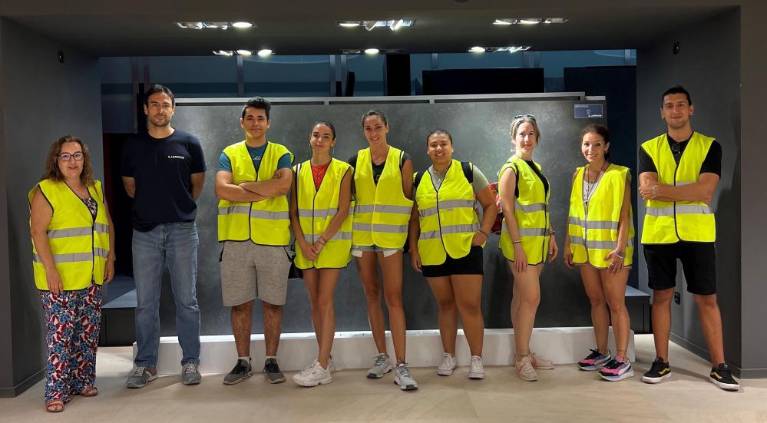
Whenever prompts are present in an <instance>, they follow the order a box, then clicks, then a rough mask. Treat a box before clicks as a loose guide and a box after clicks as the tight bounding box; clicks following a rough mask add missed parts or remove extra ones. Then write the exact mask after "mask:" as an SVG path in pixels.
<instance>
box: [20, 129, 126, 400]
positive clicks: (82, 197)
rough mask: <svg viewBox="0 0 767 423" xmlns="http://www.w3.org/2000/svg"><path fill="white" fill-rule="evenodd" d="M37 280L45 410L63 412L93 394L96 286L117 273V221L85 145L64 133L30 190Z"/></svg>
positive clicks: (98, 298) (98, 313) (97, 314)
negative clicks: (44, 349) (43, 325)
mask: <svg viewBox="0 0 767 423" xmlns="http://www.w3.org/2000/svg"><path fill="white" fill-rule="evenodd" d="M29 203H30V235H31V238H32V246H33V247H32V248H33V256H34V257H33V261H32V267H33V268H34V279H35V286H36V287H37V289H38V290H39V291H40V300H41V302H42V308H43V312H44V313H45V322H46V327H47V332H46V336H45V339H46V343H47V344H48V361H47V365H46V369H45V376H46V377H45V409H46V410H47V411H49V412H61V411H64V404H66V403H67V402H68V401H69V400H71V399H72V397H73V396H75V395H80V396H83V397H93V396H96V395H97V394H98V392H99V391H98V389H97V388H96V385H95V381H96V348H97V346H98V339H99V326H100V323H101V300H102V292H101V286H102V285H103V284H104V283H107V282H109V281H111V280H112V277H113V276H114V261H115V254H114V227H113V226H112V220H111V218H110V216H109V212H108V210H107V207H106V202H105V200H104V192H103V190H102V188H101V182H99V181H97V180H94V179H93V166H92V165H91V161H90V156H89V154H88V148H87V147H86V146H85V144H84V143H83V142H82V141H81V140H80V139H79V138H75V137H72V136H65V137H61V138H59V139H58V140H57V141H55V142H54V143H53V144H52V145H51V147H50V150H49V152H48V158H47V160H46V166H45V174H44V175H43V178H42V180H40V182H38V183H37V185H35V186H34V188H32V190H31V191H30V192H29Z"/></svg>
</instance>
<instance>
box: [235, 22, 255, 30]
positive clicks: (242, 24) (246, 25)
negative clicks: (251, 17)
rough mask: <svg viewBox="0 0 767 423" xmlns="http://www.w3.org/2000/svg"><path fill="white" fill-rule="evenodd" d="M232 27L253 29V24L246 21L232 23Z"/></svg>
mask: <svg viewBox="0 0 767 423" xmlns="http://www.w3.org/2000/svg"><path fill="white" fill-rule="evenodd" d="M232 27H234V28H237V29H248V28H253V24H252V23H250V22H245V21H238V22H232Z"/></svg>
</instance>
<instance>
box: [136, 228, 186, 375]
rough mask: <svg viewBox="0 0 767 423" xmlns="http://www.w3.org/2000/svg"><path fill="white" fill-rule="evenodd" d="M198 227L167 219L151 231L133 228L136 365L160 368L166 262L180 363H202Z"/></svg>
mask: <svg viewBox="0 0 767 423" xmlns="http://www.w3.org/2000/svg"><path fill="white" fill-rule="evenodd" d="M197 244H199V238H198V237H197V227H196V226H195V224H194V222H179V223H166V224H163V225H157V226H155V227H154V229H152V230H151V231H148V232H140V231H136V230H134V231H133V279H134V280H135V282H136V299H137V303H138V304H137V306H136V344H137V345H138V352H137V353H136V358H135V359H134V360H133V361H134V363H135V364H136V366H143V367H157V351H158V348H159V346H160V291H161V287H162V275H163V271H164V270H165V267H166V266H167V268H168V272H169V273H170V284H171V289H172V290H173V299H174V301H175V303H176V333H177V335H178V342H179V344H180V345H181V350H182V352H183V358H182V359H181V364H182V365H183V364H186V363H189V362H197V363H199V361H200V307H199V306H198V305H197Z"/></svg>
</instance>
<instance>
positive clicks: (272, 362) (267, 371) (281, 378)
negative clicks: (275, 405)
mask: <svg viewBox="0 0 767 423" xmlns="http://www.w3.org/2000/svg"><path fill="white" fill-rule="evenodd" d="M264 377H266V380H267V381H268V382H269V383H282V382H285V375H283V374H282V372H281V371H280V365H279V364H277V360H276V359H274V358H267V359H266V362H265V363H264Z"/></svg>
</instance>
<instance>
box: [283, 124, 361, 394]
mask: <svg viewBox="0 0 767 423" xmlns="http://www.w3.org/2000/svg"><path fill="white" fill-rule="evenodd" d="M335 144H336V129H335V127H334V126H333V124H332V123H330V122H317V123H315V124H314V127H313V128H312V132H311V134H310V135H309V145H310V147H311V150H312V157H311V159H309V160H307V161H305V162H303V163H300V164H297V165H296V166H295V167H294V168H293V172H294V173H295V177H294V178H293V187H292V189H291V190H290V191H291V193H292V194H291V195H292V198H291V202H290V223H291V226H292V228H293V235H294V236H295V239H296V244H297V245H298V248H297V249H296V258H295V265H296V267H298V268H299V269H301V270H302V274H303V278H304V285H305V286H306V291H307V292H308V293H309V301H310V304H311V308H312V323H313V324H314V333H315V335H316V337H317V344H318V353H317V358H316V359H315V360H314V361H313V362H312V364H311V365H309V366H308V367H306V368H305V369H304V370H303V371H301V372H299V373H297V374H295V375H294V376H293V381H294V382H295V383H296V384H298V385H301V386H307V387H309V386H317V385H324V384H327V383H330V382H332V381H333V374H332V367H331V362H330V350H331V349H332V348H333V338H334V336H335V330H336V314H335V309H334V306H333V293H334V292H335V289H336V284H337V283H338V277H339V275H340V274H341V269H343V268H344V267H346V265H347V264H349V261H350V260H351V247H352V216H351V214H350V213H349V207H350V204H351V179H352V178H351V166H350V165H349V164H348V163H346V162H343V161H340V160H337V159H335V158H333V157H332V156H331V153H330V152H331V151H332V149H333V147H334V146H335Z"/></svg>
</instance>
